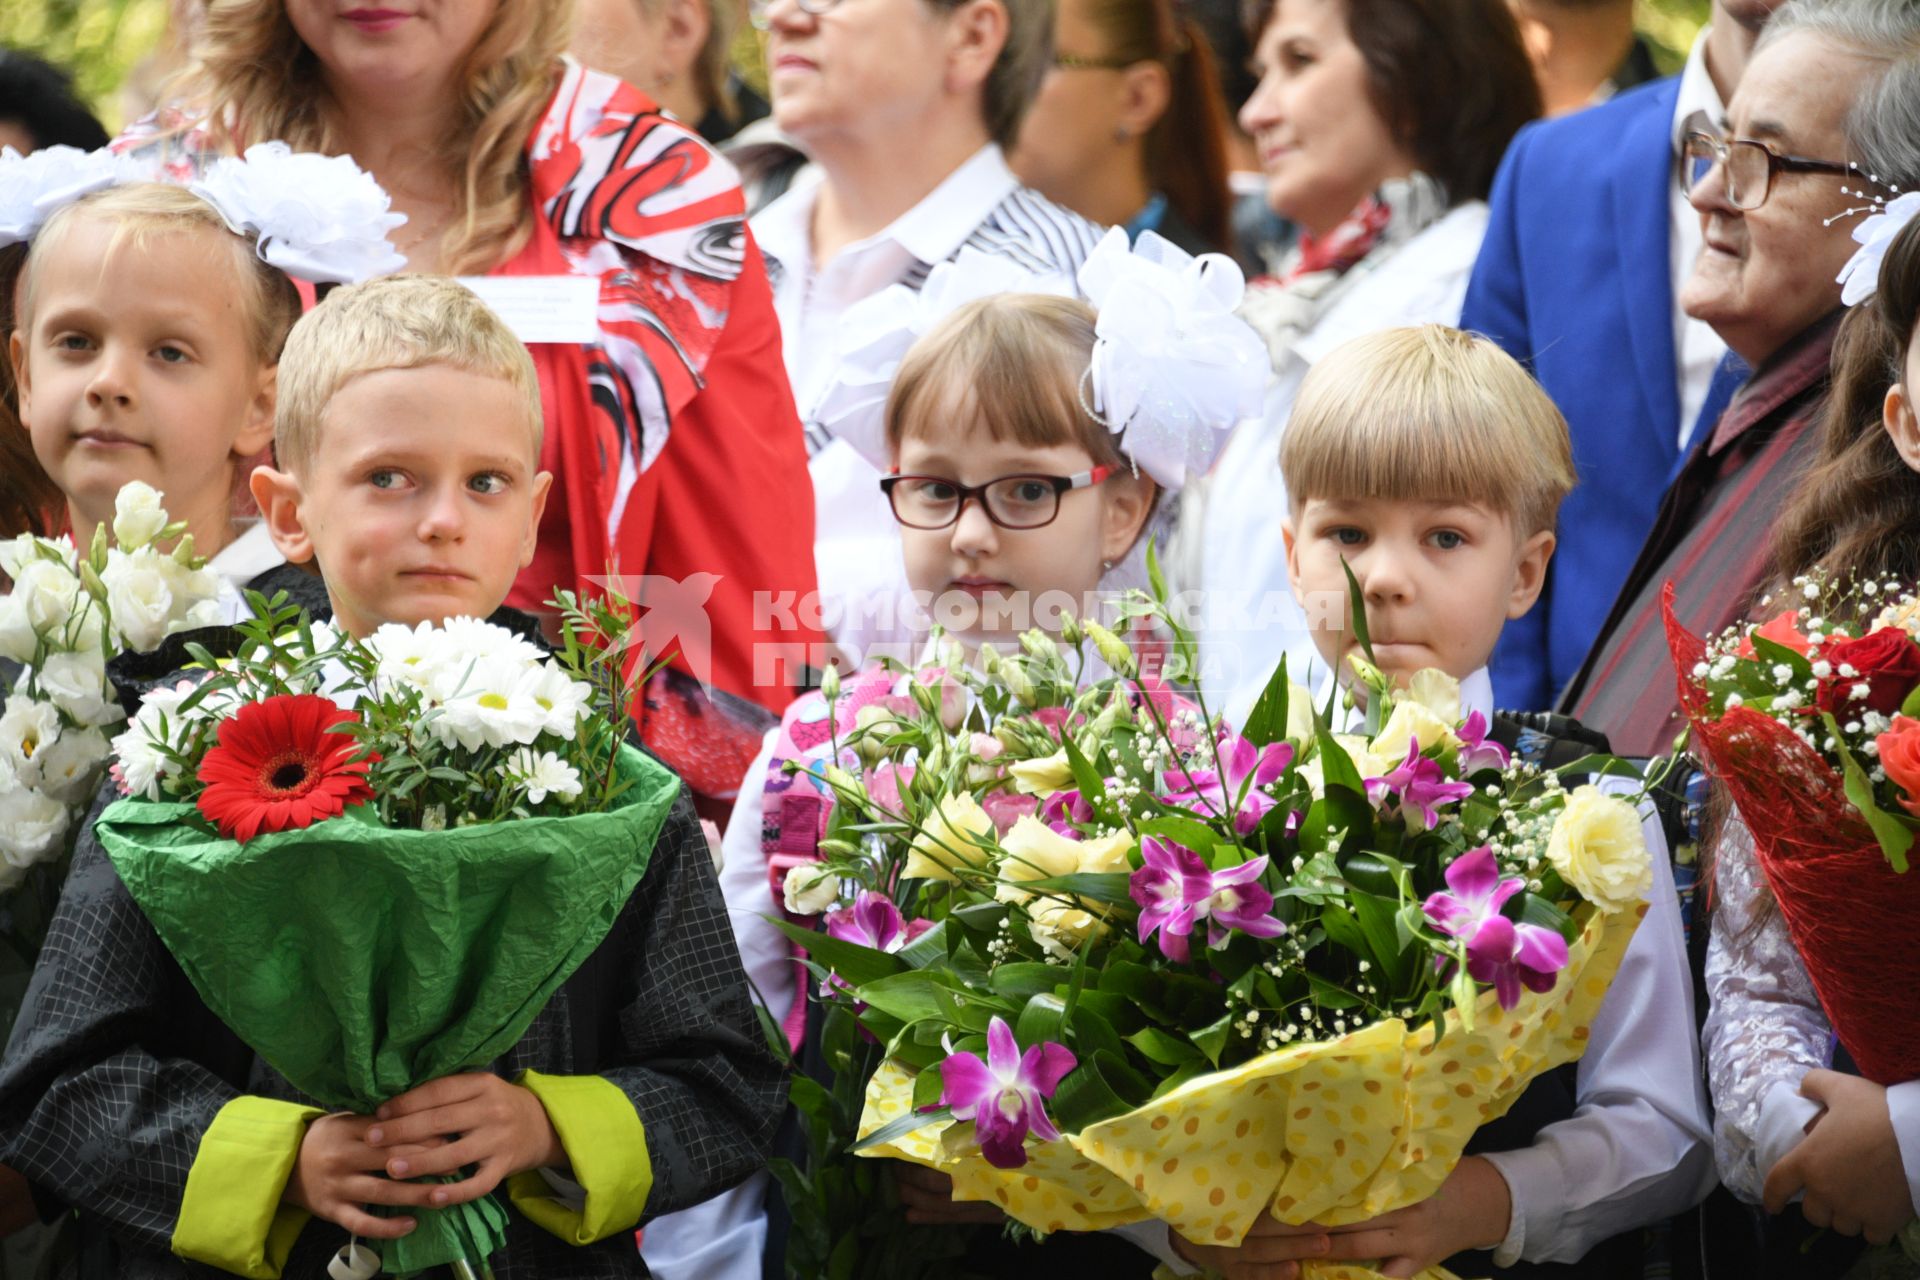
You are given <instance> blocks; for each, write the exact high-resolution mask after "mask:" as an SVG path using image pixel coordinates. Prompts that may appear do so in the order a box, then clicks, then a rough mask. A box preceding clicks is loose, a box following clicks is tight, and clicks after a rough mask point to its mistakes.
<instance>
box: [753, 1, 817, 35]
mask: <svg viewBox="0 0 1920 1280" xmlns="http://www.w3.org/2000/svg"><path fill="white" fill-rule="evenodd" d="M793 2H794V3H795V4H797V5H799V6H800V12H802V13H804V14H807V15H809V16H811V17H815V18H818V17H821V16H823V15H825V14H827V13H829V12H831V11H832V9H833V7H834V6H835V5H837V4H839V3H840V0H793ZM772 8H773V0H747V21H749V22H751V23H752V24H753V26H754V29H755V30H758V31H765V30H766V29H767V27H768V26H769V25H770V23H769V21H768V18H767V11H768V10H770V9H772Z"/></svg>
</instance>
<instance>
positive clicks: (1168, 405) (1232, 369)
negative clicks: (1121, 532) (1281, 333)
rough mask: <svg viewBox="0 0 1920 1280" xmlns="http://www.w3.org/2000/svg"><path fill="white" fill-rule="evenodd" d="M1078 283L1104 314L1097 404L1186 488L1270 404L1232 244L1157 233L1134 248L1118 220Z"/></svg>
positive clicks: (1141, 461)
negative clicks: (1204, 247)
mask: <svg viewBox="0 0 1920 1280" xmlns="http://www.w3.org/2000/svg"><path fill="white" fill-rule="evenodd" d="M1080 287H1081V289H1082V290H1083V291H1084V292H1085V293H1086V295H1087V299H1088V301H1090V302H1092V303H1093V305H1094V307H1095V309H1097V310H1098V311H1099V313H1100V319H1099V322H1098V324H1097V325H1096V327H1095V333H1096V334H1097V335H1098V339H1097V341H1096V342H1095V344H1094V348H1093V363H1092V365H1091V366H1090V367H1089V368H1088V370H1087V379H1088V382H1089V383H1090V384H1091V388H1092V393H1093V395H1092V402H1091V403H1090V404H1089V405H1088V406H1087V408H1088V409H1089V411H1091V412H1092V413H1094V415H1095V416H1096V417H1097V418H1098V419H1099V420H1100V421H1101V423H1102V424H1104V425H1105V426H1106V427H1108V428H1109V429H1110V430H1112V431H1113V432H1114V433H1115V434H1116V435H1117V434H1120V433H1122V432H1124V433H1125V437H1124V439H1123V440H1122V441H1121V444H1120V447H1121V449H1122V450H1123V451H1124V452H1125V453H1126V454H1127V456H1128V457H1130V458H1132V459H1133V461H1134V462H1135V464H1136V465H1138V466H1139V467H1140V468H1141V469H1142V470H1144V471H1145V472H1146V473H1147V474H1148V475H1150V476H1152V477H1153V478H1154V479H1155V480H1156V481H1158V482H1159V483H1160V484H1161V485H1162V486H1164V487H1166V488H1168V489H1178V488H1180V487H1181V485H1183V484H1184V483H1185V482H1186V478H1187V474H1188V472H1193V473H1196V474H1203V473H1205V472H1206V470H1207V469H1208V468H1209V467H1211V466H1212V465H1213V460H1214V459H1215V458H1216V457H1218V456H1219V454H1220V450H1221V448H1222V447H1223V446H1224V445H1225V444H1226V440H1227V436H1228V434H1229V433H1231V432H1232V430H1233V428H1234V426H1235V425H1236V424H1237V423H1239V422H1240V421H1241V420H1243V419H1246V418H1251V417H1255V416H1257V415H1258V414H1259V412H1260V405H1261V400H1262V397H1263V393H1264V392H1265V389H1266V385H1267V380H1268V378H1269V376H1270V375H1271V374H1272V365H1271V363H1270V362H1269V360H1268V358H1267V348H1266V344H1265V343H1264V342H1262V341H1261V340H1260V336H1259V335H1258V334H1257V333H1255V332H1254V331H1253V329H1252V327H1251V326H1249V325H1248V324H1247V322H1246V321H1245V320H1242V319H1241V318H1240V317H1239V315H1238V314H1236V308H1238V307H1239V305H1240V299H1241V296H1242V295H1243V294H1244V293H1245V292H1246V277H1245V276H1244V275H1242V274H1241V271H1240V268H1239V266H1238V264H1236V263H1235V262H1234V261H1233V259H1231V258H1229V257H1227V256H1226V255H1225V254H1221V253H1203V254H1201V255H1200V256H1199V257H1197V258H1196V257H1194V256H1193V255H1192V254H1189V253H1187V252H1186V251H1185V250H1183V249H1180V248H1178V247H1177V246H1175V245H1173V244H1172V243H1170V242H1169V241H1167V240H1165V239H1163V238H1161V237H1160V236H1158V235H1156V234H1154V233H1153V232H1151V231H1146V232H1142V233H1141V235H1140V238H1139V242H1138V243H1137V244H1135V245H1132V246H1129V245H1128V242H1127V233H1126V230H1125V229H1124V228H1121V227H1115V228H1113V229H1112V230H1111V231H1109V232H1107V234H1106V238H1105V239H1103V240H1101V241H1100V243H1099V245H1098V246H1097V247H1096V248H1095V249H1094V251H1093V253H1092V254H1091V255H1089V256H1088V258H1087V260H1086V261H1085V262H1084V263H1082V264H1081V266H1080Z"/></svg>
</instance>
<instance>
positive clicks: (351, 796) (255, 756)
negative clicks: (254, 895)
mask: <svg viewBox="0 0 1920 1280" xmlns="http://www.w3.org/2000/svg"><path fill="white" fill-rule="evenodd" d="M359 718H360V717H359V716H357V715H355V714H354V713H353V712H351V711H344V710H342V709H341V708H340V707H339V706H338V705H337V704H335V703H334V702H333V701H332V700H331V699H328V698H322V697H320V696H318V695H317V694H311V693H301V694H282V695H281V696H279V697H277V698H268V699H267V700H266V701H264V702H250V703H248V704H246V705H245V706H243V707H241V708H240V710H239V711H238V712H237V713H235V714H234V716H233V717H232V718H231V719H229V720H226V721H224V722H223V723H222V724H221V725H220V745H219V746H217V747H214V748H213V749H212V750H211V751H208V752H207V754H206V757H205V758H204V759H202V760H201V762H200V781H201V782H203V783H205V784H206V790H204V791H202V792H201V793H200V802H199V803H200V812H201V813H203V814H205V815H206V816H207V818H208V819H209V820H211V821H212V822H214V823H215V824H217V825H218V826H219V828H220V834H221V835H223V836H228V837H230V838H232V839H234V840H238V841H240V842H241V843H243V844H244V843H245V842H246V841H248V840H251V839H253V838H254V837H255V836H256V835H259V834H260V833H261V832H262V831H290V830H292V829H294V828H296V827H305V826H309V825H311V824H312V823H315V822H318V821H320V820H321V819H322V818H337V817H339V816H340V814H341V813H342V812H343V811H345V809H346V807H347V806H348V805H350V804H358V803H360V802H361V801H363V800H370V799H372V798H373V788H372V787H371V786H369V785H368V784H367V767H368V766H369V765H370V764H372V763H373V759H372V758H369V759H366V760H355V759H354V758H353V757H354V753H355V752H356V751H358V750H359V745H360V744H359V743H358V742H356V741H355V740H354V739H353V738H351V737H349V736H348V735H346V734H344V733H329V732H327V730H328V729H329V728H330V727H331V726H333V725H336V724H342V723H346V722H349V721H356V720H358V719H359Z"/></svg>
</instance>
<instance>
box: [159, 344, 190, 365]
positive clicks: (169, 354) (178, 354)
mask: <svg viewBox="0 0 1920 1280" xmlns="http://www.w3.org/2000/svg"><path fill="white" fill-rule="evenodd" d="M154 354H155V355H157V356H159V357H160V360H161V363H163V364H184V363H185V362H186V359H187V353H186V352H184V351H182V350H181V349H180V348H178V347H157V348H155V349H154Z"/></svg>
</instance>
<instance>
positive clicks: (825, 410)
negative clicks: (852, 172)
mask: <svg viewBox="0 0 1920 1280" xmlns="http://www.w3.org/2000/svg"><path fill="white" fill-rule="evenodd" d="M999 293H1044V294H1050V295H1052V296H1054V297H1066V298H1070V297H1072V296H1074V290H1073V282H1072V281H1071V280H1069V279H1067V278H1066V277H1065V276H1062V275H1051V274H1050V275H1034V274H1033V273H1031V272H1029V271H1026V270H1024V269H1023V268H1021V267H1019V266H1017V265H1015V264H1014V263H1012V262H1010V261H1008V260H1007V259H1005V258H1002V257H999V256H997V255H994V254H990V253H984V252H982V251H981V250H979V249H974V248H971V247H969V248H965V249H962V250H961V251H960V252H959V254H958V255H957V256H956V257H954V258H953V259H952V260H950V261H947V262H942V263H940V264H939V265H937V266H935V267H934V269H933V271H932V272H931V273H930V274H929V275H928V276H927V280H926V283H925V284H923V285H921V286H920V288H919V289H918V290H915V289H911V288H908V287H907V286H906V285H904V284H896V285H890V286H889V287H887V288H885V289H882V290H881V291H880V292H879V293H876V294H874V295H873V296H872V297H869V298H863V299H861V300H860V301H859V302H857V303H855V304H854V305H853V306H851V307H848V308H847V310H846V311H845V312H844V313H843V314H842V315H841V317H840V337H839V340H838V341H837V342H836V343H835V344H834V346H835V350H834V379H833V382H832V383H831V384H830V385H829V386H828V387H827V389H826V390H825V391H824V392H822V393H821V395H820V399H819V402H818V403H817V404H816V405H815V406H814V411H813V414H812V420H813V422H814V423H816V424H817V425H819V426H820V427H822V428H824V429H825V430H826V431H828V432H829V433H831V434H832V435H834V436H835V437H837V438H838V439H841V440H844V441H846V442H847V443H848V444H850V445H852V446H853V447H854V449H855V450H856V451H858V452H859V454H860V455H861V456H862V457H864V458H865V459H866V460H867V461H868V462H871V463H872V464H873V465H874V466H875V467H877V468H879V469H880V470H882V471H885V470H886V469H887V468H888V467H889V466H891V465H892V462H891V460H890V459H889V458H888V457H887V440H886V407H887V394H888V392H890V391H891V390H892V389H893V380H894V377H895V375H897V374H898V373H899V372H900V362H901V361H902V360H904V359H906V355H907V352H908V351H909V350H910V349H912V347H913V344H914V343H916V342H918V341H919V340H920V339H921V338H922V337H923V336H925V335H926V334H927V333H928V332H929V331H930V330H932V328H933V327H934V326H935V325H936V324H938V323H939V322H940V321H941V320H942V319H944V318H945V317H946V316H948V315H950V314H951V313H953V312H954V311H956V310H958V309H959V308H960V307H962V306H964V305H966V304H967V303H969V302H973V301H975V300H976V299H979V298H985V297H989V296H991V295H993V294H999Z"/></svg>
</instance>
